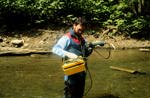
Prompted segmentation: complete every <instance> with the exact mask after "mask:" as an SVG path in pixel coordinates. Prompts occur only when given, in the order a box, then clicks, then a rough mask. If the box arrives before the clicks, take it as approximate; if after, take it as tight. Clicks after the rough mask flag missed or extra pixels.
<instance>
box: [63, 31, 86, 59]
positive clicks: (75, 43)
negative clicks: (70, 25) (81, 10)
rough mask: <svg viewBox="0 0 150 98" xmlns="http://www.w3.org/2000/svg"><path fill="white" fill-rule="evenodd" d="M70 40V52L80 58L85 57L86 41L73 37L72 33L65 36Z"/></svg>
mask: <svg viewBox="0 0 150 98" xmlns="http://www.w3.org/2000/svg"><path fill="white" fill-rule="evenodd" d="M65 36H67V37H68V38H69V39H70V44H69V46H68V47H67V49H66V50H67V51H68V52H72V53H75V54H76V55H78V56H84V50H85V40H84V38H83V37H80V38H78V36H77V35H75V34H74V35H72V33H71V32H68V33H67V34H65Z"/></svg>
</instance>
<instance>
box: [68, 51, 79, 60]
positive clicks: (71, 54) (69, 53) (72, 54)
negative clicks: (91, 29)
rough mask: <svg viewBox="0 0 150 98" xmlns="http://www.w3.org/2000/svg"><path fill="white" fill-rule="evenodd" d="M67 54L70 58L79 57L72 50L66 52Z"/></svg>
mask: <svg viewBox="0 0 150 98" xmlns="http://www.w3.org/2000/svg"><path fill="white" fill-rule="evenodd" d="M65 55H66V56H67V57H68V58H70V59H76V58H78V56H77V55H76V54H74V53H71V52H66V53H65Z"/></svg>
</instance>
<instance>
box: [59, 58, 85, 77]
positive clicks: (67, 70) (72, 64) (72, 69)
mask: <svg viewBox="0 0 150 98" xmlns="http://www.w3.org/2000/svg"><path fill="white" fill-rule="evenodd" d="M62 68H63V71H64V74H65V75H73V74H76V73H79V72H82V71H85V62H84V60H82V59H77V60H72V61H68V62H67V63H65V64H64V65H63V66H62Z"/></svg>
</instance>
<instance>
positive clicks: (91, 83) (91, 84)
mask: <svg viewBox="0 0 150 98" xmlns="http://www.w3.org/2000/svg"><path fill="white" fill-rule="evenodd" d="M86 70H87V72H88V73H89V77H90V80H91V82H90V87H89V88H88V90H87V91H86V92H85V93H84V96H86V95H87V94H88V93H89V91H90V90H91V88H92V86H93V79H92V75H91V72H90V70H89V68H88V66H87V65H86Z"/></svg>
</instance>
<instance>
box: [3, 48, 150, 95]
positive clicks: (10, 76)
mask: <svg viewBox="0 0 150 98" xmlns="http://www.w3.org/2000/svg"><path fill="white" fill-rule="evenodd" d="M100 51H101V50H100ZM102 54H103V55H105V53H102ZM61 64H62V63H61V58H58V57H57V56H55V55H50V56H38V55H37V57H30V56H22V57H20V56H19V57H12V56H11V57H0V98H61V96H62V95H63V72H62V69H61ZM88 65H89V69H90V72H91V75H92V79H93V85H92V89H91V90H90V92H89V93H88V95H87V96H86V98H150V93H149V92H150V82H149V81H150V53H148V52H147V53H145V52H139V51H137V50H124V51H119V50H116V51H112V55H111V58H110V59H107V60H106V59H103V58H102V57H99V56H98V55H97V54H95V53H93V54H92V55H91V56H90V57H89V60H88ZM109 66H118V67H126V68H130V69H135V70H138V71H142V72H146V74H145V75H140V74H130V73H127V72H122V71H116V70H112V69H110V68H109ZM89 86H90V79H89V76H87V80H86V89H87V88H89Z"/></svg>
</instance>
